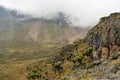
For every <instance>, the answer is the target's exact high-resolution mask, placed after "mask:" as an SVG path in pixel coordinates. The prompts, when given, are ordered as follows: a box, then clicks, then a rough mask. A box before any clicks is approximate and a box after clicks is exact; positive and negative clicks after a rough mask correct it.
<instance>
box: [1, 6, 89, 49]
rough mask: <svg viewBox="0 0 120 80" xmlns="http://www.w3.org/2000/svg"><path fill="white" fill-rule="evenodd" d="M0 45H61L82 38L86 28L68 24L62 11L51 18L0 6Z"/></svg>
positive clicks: (3, 46)
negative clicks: (37, 16)
mask: <svg viewBox="0 0 120 80" xmlns="http://www.w3.org/2000/svg"><path fill="white" fill-rule="evenodd" d="M0 18H1V19H0V33H1V34H0V44H1V45H2V46H0V47H1V48H5V47H10V46H11V47H20V46H22V47H23V46H28V47H29V46H35V45H36V46H40V45H46V44H50V45H55V44H58V45H61V44H62V45H63V44H66V43H71V42H72V41H73V40H75V39H77V38H83V37H84V35H85V34H86V32H87V29H84V28H81V27H75V26H70V25H69V20H67V17H66V15H65V14H64V13H58V15H57V16H55V17H53V18H51V19H44V18H32V17H31V16H28V15H25V14H21V13H18V12H17V11H14V10H9V9H6V8H3V7H0Z"/></svg>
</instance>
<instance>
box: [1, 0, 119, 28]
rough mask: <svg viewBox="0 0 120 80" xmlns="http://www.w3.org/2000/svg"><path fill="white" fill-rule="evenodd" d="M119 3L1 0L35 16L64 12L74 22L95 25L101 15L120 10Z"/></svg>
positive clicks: (111, 0) (107, 0)
mask: <svg viewBox="0 0 120 80" xmlns="http://www.w3.org/2000/svg"><path fill="white" fill-rule="evenodd" d="M119 4H120V0H0V5H3V6H5V7H7V8H11V9H17V10H20V11H23V12H26V13H29V14H31V15H33V16H35V17H49V16H53V15H55V14H56V13H58V12H64V13H65V14H67V15H69V16H70V18H71V20H72V21H73V22H74V24H76V25H81V26H90V25H95V24H96V23H97V22H98V20H99V18H100V17H103V16H108V15H109V14H110V13H113V12H120V5H119Z"/></svg>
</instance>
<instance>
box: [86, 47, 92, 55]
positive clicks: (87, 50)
mask: <svg viewBox="0 0 120 80" xmlns="http://www.w3.org/2000/svg"><path fill="white" fill-rule="evenodd" d="M92 51H93V48H92V47H90V48H87V49H85V52H84V53H85V54H86V53H91V52H92Z"/></svg>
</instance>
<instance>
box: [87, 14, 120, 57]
mask: <svg viewBox="0 0 120 80" xmlns="http://www.w3.org/2000/svg"><path fill="white" fill-rule="evenodd" d="M86 41H87V42H88V44H89V46H92V47H94V48H95V52H96V54H97V55H99V54H100V56H101V57H103V58H107V57H108V56H110V55H111V54H113V53H115V51H117V50H118V49H119V47H120V13H113V14H111V15H110V16H108V17H103V18H101V19H100V21H99V23H98V24H97V25H96V26H95V27H93V28H92V29H91V30H90V31H89V32H88V33H87V36H86Z"/></svg>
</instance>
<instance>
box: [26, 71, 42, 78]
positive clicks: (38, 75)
mask: <svg viewBox="0 0 120 80" xmlns="http://www.w3.org/2000/svg"><path fill="white" fill-rule="evenodd" d="M39 77H41V75H40V74H38V73H36V72H34V71H32V72H31V73H29V74H28V78H29V79H30V78H32V79H35V78H39Z"/></svg>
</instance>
